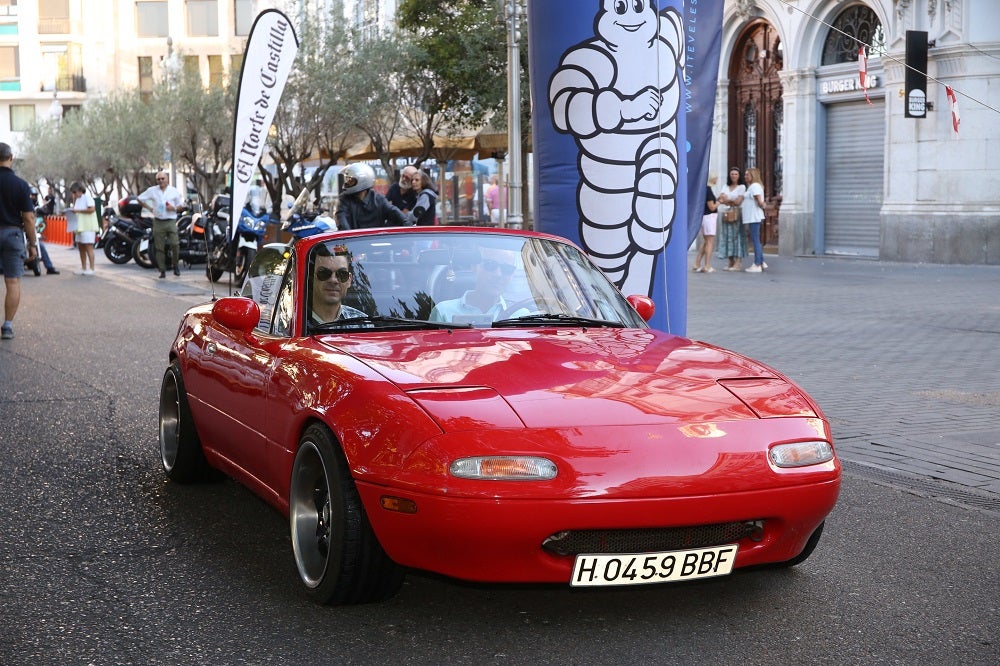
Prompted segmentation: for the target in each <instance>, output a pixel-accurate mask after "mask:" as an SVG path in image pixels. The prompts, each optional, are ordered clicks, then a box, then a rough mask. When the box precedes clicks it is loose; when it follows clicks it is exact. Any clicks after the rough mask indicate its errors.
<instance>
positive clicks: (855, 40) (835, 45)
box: [822, 5, 885, 65]
mask: <svg viewBox="0 0 1000 666" xmlns="http://www.w3.org/2000/svg"><path fill="white" fill-rule="evenodd" d="M862 44H864V45H866V46H867V47H868V48H867V49H866V53H867V55H868V57H869V58H871V57H873V56H882V55H883V54H884V53H885V32H884V31H883V30H882V23H881V22H880V21H879V20H878V17H877V16H875V12H874V11H872V10H871V9H870V8H869V7H867V6H865V5H854V6H853V7H848V8H847V9H845V10H844V11H842V12H840V15H839V16H837V20H836V21H834V22H833V28H831V29H830V32H829V34H828V35H827V36H826V43H825V44H823V60H822V64H824V65H836V64H837V63H841V62H857V60H858V48H859V47H860V46H861V45H862Z"/></svg>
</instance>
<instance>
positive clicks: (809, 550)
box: [774, 520, 826, 569]
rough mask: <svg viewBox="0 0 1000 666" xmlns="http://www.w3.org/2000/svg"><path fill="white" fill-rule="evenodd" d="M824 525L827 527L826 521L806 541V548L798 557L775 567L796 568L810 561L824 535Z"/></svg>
mask: <svg viewBox="0 0 1000 666" xmlns="http://www.w3.org/2000/svg"><path fill="white" fill-rule="evenodd" d="M824 525H826V521H825V520H824V521H823V522H822V523H820V524H819V527H817V528H816V530H815V531H814V532H813V533H812V534H811V535H810V536H809V540H808V541H806V547H805V548H803V549H802V552H801V553H799V554H798V555H796V556H795V557H793V558H792V559H790V560H788V561H786V562H779V563H777V564H775V565H774V566H776V567H778V568H780V569H785V568H788V567H794V566H796V565H799V564H802V563H803V562H805V561H806V560H808V559H809V556H810V555H812V554H813V551H814V550H816V545H817V544H819V538H820V537H821V536H822V535H823V526H824Z"/></svg>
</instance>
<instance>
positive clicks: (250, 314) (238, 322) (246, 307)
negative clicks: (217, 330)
mask: <svg viewBox="0 0 1000 666" xmlns="http://www.w3.org/2000/svg"><path fill="white" fill-rule="evenodd" d="M212 316H213V317H215V321H217V322H219V323H220V324H222V325H223V326H225V327H226V328H230V329H232V330H234V331H239V332H241V333H243V334H244V335H245V336H247V337H248V338H249V337H253V330H254V328H256V326H257V324H258V323H260V306H259V305H257V302H256V301H252V300H250V299H249V298H241V297H239V296H227V297H225V298H220V299H219V300H218V301H216V302H215V305H213V306H212Z"/></svg>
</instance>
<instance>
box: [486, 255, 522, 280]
mask: <svg viewBox="0 0 1000 666" xmlns="http://www.w3.org/2000/svg"><path fill="white" fill-rule="evenodd" d="M482 266H483V270H484V271H486V272H488V273H496V272H497V271H498V270H499V271H500V273H501V274H503V276H504V277H510V276H511V275H513V274H514V270H515V269H516V268H517V266H515V265H514V264H502V263H500V262H499V261H495V260H493V259H483V263H482Z"/></svg>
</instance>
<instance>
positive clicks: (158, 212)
mask: <svg viewBox="0 0 1000 666" xmlns="http://www.w3.org/2000/svg"><path fill="white" fill-rule="evenodd" d="M139 201H150V202H152V204H153V217H155V218H156V219H157V220H176V219H177V209H178V208H180V207H181V206H182V205H183V204H184V197H182V196H181V193H180V191H179V190H178V189H177V188H176V187H174V186H173V185H167V186H166V188H163V189H161V188H160V186H159V185H153V186H152V187H150V188H148V189H147V190H146V191H145V192H143V193H142V194H140V195H139ZM168 203H170V204H173V206H174V208H173V210H167V204H168Z"/></svg>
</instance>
